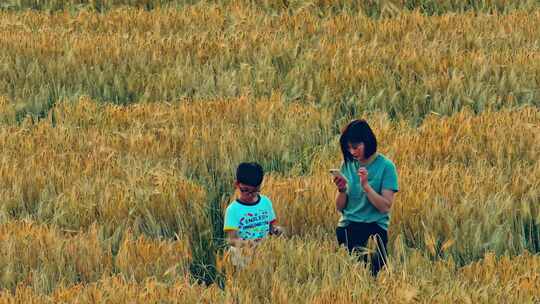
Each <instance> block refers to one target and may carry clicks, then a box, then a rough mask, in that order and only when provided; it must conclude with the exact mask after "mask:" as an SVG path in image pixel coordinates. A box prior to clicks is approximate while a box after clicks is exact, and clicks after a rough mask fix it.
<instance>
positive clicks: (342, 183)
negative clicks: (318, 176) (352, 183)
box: [334, 175, 347, 212]
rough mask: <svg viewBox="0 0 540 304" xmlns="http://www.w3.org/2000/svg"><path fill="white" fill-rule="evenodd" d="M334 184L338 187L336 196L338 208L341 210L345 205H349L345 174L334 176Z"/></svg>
mask: <svg viewBox="0 0 540 304" xmlns="http://www.w3.org/2000/svg"><path fill="white" fill-rule="evenodd" d="M334 184H336V187H337V189H338V194H337V196H336V209H337V210H338V211H339V212H341V211H342V210H343V209H345V207H347V180H345V178H343V176H341V175H338V176H336V177H334Z"/></svg>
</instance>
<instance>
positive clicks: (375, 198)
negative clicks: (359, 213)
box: [358, 167, 394, 213]
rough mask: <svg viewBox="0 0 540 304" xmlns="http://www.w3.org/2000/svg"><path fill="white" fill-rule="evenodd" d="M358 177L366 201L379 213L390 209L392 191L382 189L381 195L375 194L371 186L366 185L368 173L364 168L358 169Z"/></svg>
mask: <svg viewBox="0 0 540 304" xmlns="http://www.w3.org/2000/svg"><path fill="white" fill-rule="evenodd" d="M358 177H359V178H360V183H361V184H362V188H363V189H364V192H365V193H366V195H367V198H368V201H369V202H370V203H371V204H372V205H373V206H374V207H375V208H377V210H379V212H381V213H387V212H389V211H390V207H392V202H393V201H394V191H393V190H388V189H382V191H381V192H382V194H379V193H377V192H376V191H375V190H373V188H372V187H371V185H370V184H369V183H368V171H367V169H366V168H365V167H361V168H360V169H358Z"/></svg>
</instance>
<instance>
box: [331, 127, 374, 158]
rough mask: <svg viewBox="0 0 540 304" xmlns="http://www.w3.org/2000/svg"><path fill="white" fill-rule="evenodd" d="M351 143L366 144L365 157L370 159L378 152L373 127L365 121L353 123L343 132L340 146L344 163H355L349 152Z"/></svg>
mask: <svg viewBox="0 0 540 304" xmlns="http://www.w3.org/2000/svg"><path fill="white" fill-rule="evenodd" d="M349 143H351V144H358V143H364V157H365V158H369V157H371V155H373V154H374V153H375V152H377V138H376V137H375V134H374V133H373V130H371V127H370V126H369V124H368V123H367V121H365V120H364V119H356V120H353V121H351V122H350V123H349V124H348V125H347V126H345V128H344V129H343V132H341V137H340V138H339V144H340V145H341V152H342V153H343V161H345V162H348V161H353V160H354V157H353V156H352V154H351V153H350V152H349Z"/></svg>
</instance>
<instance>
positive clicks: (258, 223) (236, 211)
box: [223, 195, 276, 240]
mask: <svg viewBox="0 0 540 304" xmlns="http://www.w3.org/2000/svg"><path fill="white" fill-rule="evenodd" d="M275 220H276V215H275V213H274V208H273V207H272V202H271V201H270V199H269V198H268V197H266V196H264V195H259V199H258V200H257V202H255V203H253V204H246V203H243V202H241V201H239V200H235V201H233V202H232V203H231V204H230V205H229V206H228V207H227V209H226V210H225V223H224V227H223V230H224V231H231V230H236V231H238V237H240V238H241V239H244V240H255V239H263V238H265V237H267V236H268V234H269V233H270V223H272V222H274V221H275Z"/></svg>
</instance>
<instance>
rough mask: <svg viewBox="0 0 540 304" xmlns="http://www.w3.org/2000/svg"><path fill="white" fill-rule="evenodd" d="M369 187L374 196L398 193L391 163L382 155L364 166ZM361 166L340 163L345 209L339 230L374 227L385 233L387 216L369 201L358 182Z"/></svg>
mask: <svg viewBox="0 0 540 304" xmlns="http://www.w3.org/2000/svg"><path fill="white" fill-rule="evenodd" d="M365 167H366V169H367V170H368V183H369V184H370V185H371V187H372V188H373V190H375V192H377V193H379V194H382V190H383V189H386V190H393V191H395V192H397V191H399V187H398V177H397V171H396V166H395V165H394V163H393V162H392V161H391V160H390V159H388V158H387V157H386V156H384V155H382V154H380V153H379V154H377V155H376V156H375V158H374V159H373V160H372V161H371V162H370V163H369V164H367V165H365ZM359 168H360V162H359V161H357V160H354V161H349V162H345V163H343V165H342V166H341V174H343V176H345V178H346V179H347V182H348V184H347V206H346V207H345V209H343V210H342V211H341V218H340V220H339V223H338V226H340V227H345V226H347V225H348V224H349V222H362V223H377V224H378V225H379V226H380V227H381V228H383V229H384V230H388V224H389V222H390V213H381V212H379V210H377V208H375V206H373V204H371V203H370V202H369V200H368V197H367V195H366V193H365V192H364V189H362V185H361V184H360V178H359V177H358V174H357V172H358V169H359Z"/></svg>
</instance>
